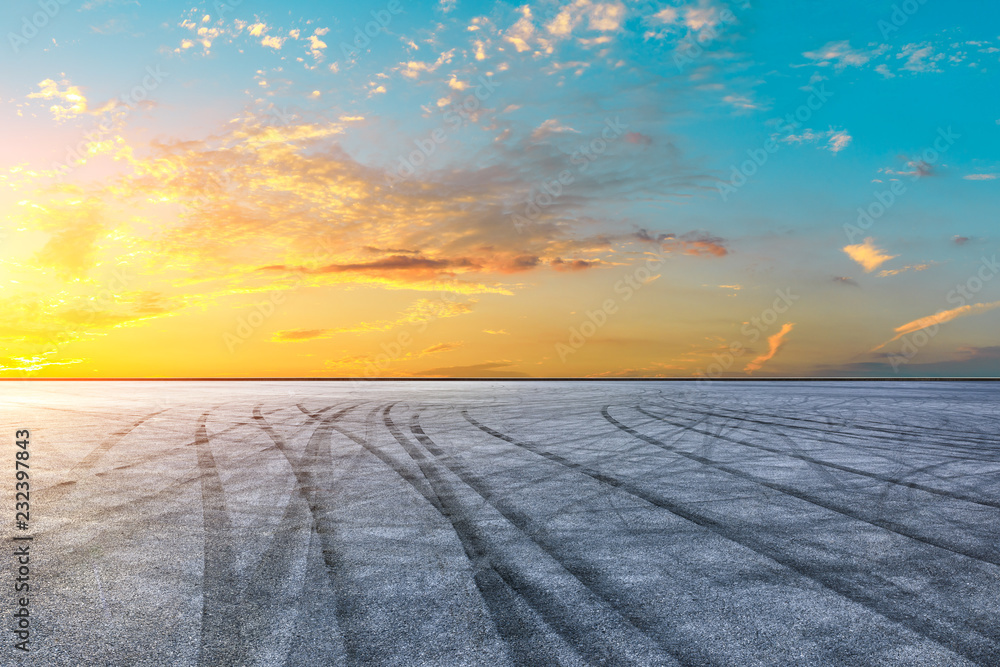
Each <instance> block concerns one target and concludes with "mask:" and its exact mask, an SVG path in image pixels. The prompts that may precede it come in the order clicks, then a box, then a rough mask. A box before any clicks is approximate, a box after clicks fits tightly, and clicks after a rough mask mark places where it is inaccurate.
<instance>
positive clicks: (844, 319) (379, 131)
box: [0, 0, 1000, 378]
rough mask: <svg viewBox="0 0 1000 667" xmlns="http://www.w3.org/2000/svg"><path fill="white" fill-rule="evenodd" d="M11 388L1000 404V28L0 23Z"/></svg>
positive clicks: (663, 12)
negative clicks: (755, 396) (442, 391)
mask: <svg viewBox="0 0 1000 667" xmlns="http://www.w3.org/2000/svg"><path fill="white" fill-rule="evenodd" d="M0 37H2V39H0V72H2V74H0V212H2V217H0V302H2V303H0V305H2V308H3V312H4V318H3V321H2V322H0V341H2V349H0V376H2V377H80V378H85V377H86V378H90V377H98V378H100V377H389V376H399V377H410V376H413V377H524V376H531V377H629V376H635V377H713V378H714V377H779V376H782V377H787V376H795V377H846V376H852V377H853V376H857V377H871V376H878V377H913V376H998V375H1000V334H998V332H1000V279H995V278H997V274H998V273H1000V265H998V264H997V255H998V254H1000V253H998V245H1000V244H998V240H1000V233H998V222H1000V221H998V214H1000V206H998V204H1000V86H998V83H1000V77H998V74H1000V6H998V5H997V4H996V3H993V2H987V1H985V0H983V1H973V0H959V1H957V2H949V3H945V2H940V0H907V1H905V2H896V1H892V2H890V1H876V2H871V1H865V2H859V1H852V0H848V1H845V2H840V3H829V2H807V1H799V0H796V1H794V2H793V1H788V0H772V1H770V2H755V1H753V0H751V1H750V2H742V0H740V1H737V2H733V3H726V2H721V1H716V0H697V1H694V2H688V3H676V2H675V3H668V2H617V1H613V2H598V1H594V0H570V1H566V0H554V1H552V2H539V3H529V4H508V3H501V2H470V1H466V0H440V1H439V2H432V1H428V2H420V3H417V2H413V1H412V0H388V1H387V2H381V1H378V2H352V3H346V2H344V3H334V2H310V1H305V0H290V1H283V2H281V3H265V2H260V1H259V0H258V1H255V0H242V1H240V0H213V1H211V2H185V3H181V2H174V1H172V0H160V1H157V2H153V1H152V0H142V1H141V2H140V1H139V0H35V1H34V2H27V1H21V0H9V1H8V2H5V3H4V4H3V6H2V8H0Z"/></svg>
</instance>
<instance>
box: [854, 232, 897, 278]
mask: <svg viewBox="0 0 1000 667" xmlns="http://www.w3.org/2000/svg"><path fill="white" fill-rule="evenodd" d="M844 252H846V253H847V255H848V256H849V257H850V258H851V259H853V260H854V261H855V262H857V263H858V264H860V265H861V266H862V267H863V268H864V270H865V272H866V273H871V272H872V271H874V270H875V269H877V268H878V267H880V266H881V265H882V264H884V263H885V262H888V261H889V260H890V259H893V258H894V257H896V255H887V254H886V253H885V252H884V251H883V250H880V249H879V248H876V247H875V239H873V238H872V237H870V236H869V237H868V238H866V239H865V242H864V243H858V244H856V245H849V246H844Z"/></svg>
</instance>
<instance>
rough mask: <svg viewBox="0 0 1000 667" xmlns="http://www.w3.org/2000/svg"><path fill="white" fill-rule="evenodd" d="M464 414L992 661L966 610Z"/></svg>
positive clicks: (939, 640)
mask: <svg viewBox="0 0 1000 667" xmlns="http://www.w3.org/2000/svg"><path fill="white" fill-rule="evenodd" d="M462 414H463V416H464V417H465V418H466V420H468V422H469V423H470V424H472V425H473V426H475V427H476V428H478V429H480V430H481V431H483V432H484V433H487V434H489V435H491V436H493V437H495V438H497V439H500V440H503V441H505V442H509V443H511V444H513V445H516V446H518V447H521V448H524V449H526V450H528V451H531V452H533V453H535V454H537V455H539V456H542V457H544V458H545V459H547V460H549V461H552V462H554V463H557V464H559V465H563V466H566V467H567V468H570V469H573V470H576V471H578V472H581V473H583V474H584V475H587V476H588V477H590V478H592V479H594V480H597V481H598V482H601V483H603V484H607V485H608V486H611V487H614V488H616V489H619V490H621V491H623V492H625V493H628V494H629V495H631V496H633V497H635V498H639V499H641V500H643V501H645V502H647V503H649V504H651V505H653V506H655V507H658V508H660V509H663V510H666V511H667V512H670V513H671V514H673V515H675V516H678V517H680V518H682V519H685V520H687V521H690V522H692V523H694V524H696V525H698V526H701V527H703V528H706V529H707V530H710V531H711V532H713V533H715V534H716V535H719V536H720V537H722V538H724V539H726V540H728V541H730V542H733V543H735V544H738V545H740V546H742V547H744V548H746V549H749V550H751V551H753V552H755V553H757V554H758V555H760V556H762V557H764V558H767V559H768V560H771V561H773V562H776V563H778V564H780V565H782V566H784V567H786V568H788V569H790V570H792V571H794V572H796V573H797V574H799V575H801V576H803V577H805V578H807V579H809V580H811V581H813V582H815V583H816V584H818V585H820V586H821V587H823V588H825V589H827V590H829V591H831V592H833V593H835V594H837V595H839V596H841V597H843V598H846V599H847V600H850V601H851V602H854V603H856V604H859V605H861V606H862V607H864V608H866V609H868V610H869V611H871V612H874V613H875V614H878V615H879V616H882V617H883V618H886V619H888V620H890V621H893V622H895V623H898V624H900V625H902V626H904V627H907V628H909V629H910V630H912V631H914V632H916V633H917V634H919V635H921V636H923V637H926V638H927V639H930V640H931V641H934V642H937V643H938V644H941V645H942V646H945V647H947V648H949V649H950V650H952V651H955V652H956V653H959V654H961V655H964V656H966V657H968V658H970V659H972V660H975V661H981V664H990V663H989V662H988V659H989V657H990V656H995V655H996V651H997V648H998V647H997V645H996V644H994V643H992V642H991V641H990V639H993V640H994V641H995V640H996V638H997V632H996V630H995V629H992V628H990V629H988V630H992V632H989V631H987V632H985V633H984V632H982V630H987V629H986V628H982V629H980V628H966V630H967V636H966V637H963V638H959V639H956V637H955V634H956V633H955V627H954V624H958V625H959V626H967V625H968V619H966V618H965V617H964V616H956V615H954V614H947V613H944V614H942V615H941V617H931V616H929V615H928V616H924V617H922V615H920V614H915V613H914V611H913V610H915V609H921V608H923V607H926V601H924V600H922V599H920V598H919V597H918V596H917V595H916V594H914V593H912V592H910V591H906V590H904V589H900V588H899V587H897V586H893V585H891V584H889V583H888V582H887V581H884V580H882V579H881V578H880V577H871V576H870V577H869V578H868V579H866V580H864V581H862V580H858V579H856V578H855V577H852V576H851V575H850V573H845V572H839V571H830V570H827V569H823V568H820V567H817V566H816V565H815V563H813V562H812V561H811V560H810V559H809V558H808V557H801V556H797V555H796V554H795V550H794V549H792V550H790V551H791V552H790V553H789V552H788V551H786V550H783V549H781V548H779V545H778V544H776V543H775V542H774V541H772V540H768V539H766V538H765V537H763V536H760V535H757V534H755V533H754V531H749V530H745V529H744V530H741V529H740V528H739V527H733V526H731V525H727V524H724V523H722V522H721V521H719V520H718V519H716V518H714V517H712V516H710V515H709V514H707V513H705V512H703V511H699V509H697V507H692V506H691V504H689V503H683V502H678V501H674V500H671V499H669V498H667V497H665V496H664V495H663V494H662V493H659V492H653V491H650V490H648V489H645V488H643V487H641V486H638V485H636V484H634V483H633V482H631V481H629V480H626V479H622V478H620V477H617V476H615V475H610V474H607V473H603V472H600V471H598V470H595V469H593V468H591V467H589V466H587V465H583V464H580V463H576V462H574V461H571V460H569V459H567V458H565V457H563V456H560V455H559V454H555V453H553V452H550V451H547V450H546V449H545V448H543V447H541V446H539V445H537V444H535V443H530V442H525V441H519V440H516V439H514V438H512V437H510V436H508V435H506V434H504V433H500V432H499V431H496V430H495V429H492V428H490V427H488V426H485V425H484V424H481V423H480V422H478V421H477V420H475V419H474V418H473V417H471V416H469V415H468V413H467V412H466V411H463V412H462ZM983 634H988V635H990V639H987V637H984V636H982V635H983Z"/></svg>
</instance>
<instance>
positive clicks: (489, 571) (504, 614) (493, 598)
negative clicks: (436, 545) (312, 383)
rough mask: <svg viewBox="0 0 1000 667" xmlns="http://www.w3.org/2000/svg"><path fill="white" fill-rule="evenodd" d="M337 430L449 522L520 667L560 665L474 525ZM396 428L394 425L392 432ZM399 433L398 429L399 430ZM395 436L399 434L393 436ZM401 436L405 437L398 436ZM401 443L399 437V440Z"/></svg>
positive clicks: (408, 474)
mask: <svg viewBox="0 0 1000 667" xmlns="http://www.w3.org/2000/svg"><path fill="white" fill-rule="evenodd" d="M394 405H395V403H391V404H389V405H387V406H384V407H383V406H377V407H375V408H373V409H372V411H371V413H369V416H371V415H373V414H375V413H376V412H382V413H383V414H388V411H389V410H390V409H392V407H393V406H394ZM334 429H335V430H336V431H338V432H339V433H341V434H342V435H344V436H345V437H347V438H349V439H350V440H353V441H354V442H355V443H357V444H358V445H360V446H361V447H363V448H364V449H365V451H367V452H369V453H370V454H372V455H373V456H374V457H375V458H377V459H378V460H379V461H381V462H382V463H384V464H385V465H386V466H387V467H388V468H389V469H390V470H392V471H393V472H395V473H396V474H397V475H399V477H400V478H401V479H402V480H403V481H405V482H406V483H407V484H409V485H410V486H411V487H412V488H413V489H414V490H415V491H416V492H417V493H419V494H420V496H421V497H423V498H424V500H426V501H427V503H428V504H430V505H431V506H432V507H433V508H434V509H435V510H436V511H437V512H438V514H440V515H441V517H442V518H444V519H445V520H446V521H448V522H449V523H450V524H451V526H452V529H453V530H454V531H455V534H456V535H457V536H458V539H459V542H460V543H461V545H462V548H463V550H464V551H465V555H466V557H467V558H468V559H469V563H470V567H471V569H472V575H473V583H475V585H476V588H477V589H478V590H479V592H480V595H481V596H482V599H483V601H484V603H485V605H486V611H487V612H488V613H489V615H490V618H491V620H492V621H493V624H494V627H495V628H496V630H497V634H498V635H499V636H500V638H501V639H502V640H503V641H504V643H505V644H506V646H507V648H508V652H509V654H510V656H511V658H512V660H513V662H514V663H515V664H517V665H525V666H532V665H536V664H552V665H555V664H560V662H559V658H558V655H557V654H556V653H554V652H553V651H552V649H551V647H549V646H548V645H546V644H545V643H543V642H541V641H539V638H538V637H537V636H536V634H535V631H534V626H535V623H536V621H535V619H534V618H533V617H532V616H531V615H530V612H527V604H526V601H524V600H523V599H522V597H521V596H520V594H519V593H518V592H517V591H516V590H515V589H513V588H512V587H511V586H510V585H509V584H508V583H507V582H506V581H504V579H503V578H502V577H501V576H500V574H499V573H498V572H497V571H496V570H495V569H494V568H493V566H492V564H491V563H490V561H489V558H488V557H487V555H486V554H485V552H484V551H483V550H482V549H481V548H480V545H479V543H478V542H476V541H475V540H470V539H469V534H470V532H471V529H472V526H471V524H470V523H469V521H468V520H467V519H465V518H464V517H462V516H459V515H456V514H455V513H453V512H451V510H450V509H449V508H448V507H446V506H445V504H444V503H443V502H442V500H441V498H439V497H438V495H437V491H436V490H435V489H434V488H433V487H432V486H431V484H430V482H429V480H428V479H427V478H426V477H425V476H421V475H419V474H414V472H413V471H412V469H411V468H409V467H407V466H405V465H403V464H402V463H401V462H400V461H397V460H396V459H395V458H394V457H392V456H390V455H389V454H387V453H386V452H385V451H383V449H382V448H380V447H377V446H375V445H373V444H372V443H371V442H369V441H368V440H367V439H365V438H361V437H359V436H357V435H355V434H354V433H352V432H350V431H348V430H346V429H343V428H341V427H339V426H337V425H334ZM393 429H395V426H394V425H393V427H392V428H390V431H392V430H393ZM396 431H397V432H398V429H396ZM393 436H394V437H396V433H393ZM399 436H400V437H401V436H402V434H401V433H399ZM396 440H397V441H399V437H396ZM411 458H412V457H411Z"/></svg>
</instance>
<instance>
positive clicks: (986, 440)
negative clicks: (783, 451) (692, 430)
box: [664, 397, 997, 447]
mask: <svg viewBox="0 0 1000 667" xmlns="http://www.w3.org/2000/svg"><path fill="white" fill-rule="evenodd" d="M664 399H665V400H668V401H670V402H671V403H674V404H677V405H684V406H687V407H688V409H690V411H692V412H697V413H700V414H714V415H715V416H717V417H725V416H728V415H724V414H721V412H722V411H726V412H735V410H729V409H727V408H722V407H717V406H716V407H713V408H712V409H713V410H719V411H720V412H719V413H715V412H711V411H709V412H704V411H703V410H696V409H694V408H698V407H701V406H698V405H696V404H694V403H687V402H685V401H678V400H676V399H670V398H666V397H664ZM829 407H832V406H829ZM754 414H757V415H759V416H761V417H770V418H772V419H785V420H788V421H796V422H808V423H814V424H819V425H828V424H827V423H826V422H823V421H820V420H818V419H810V418H808V417H792V416H789V415H780V414H774V413H772V412H756V411H755V412H754ZM736 419H741V420H743V421H750V422H755V423H758V424H764V425H767V426H770V425H773V422H768V421H763V420H760V419H753V418H748V417H736ZM867 424H870V425H866V424H865V423H862V422H858V421H855V422H853V424H852V425H853V426H854V427H855V428H857V429H859V430H864V431H873V432H877V433H885V434H888V435H890V436H895V437H892V438H888V439H889V440H893V441H904V442H905V440H903V438H901V437H900V436H915V437H926V436H927V432H929V431H935V432H939V433H941V434H942V435H948V436H954V438H955V439H956V440H957V441H958V442H959V443H967V442H970V441H974V442H982V443H983V444H987V445H990V446H993V447H995V446H996V444H997V439H996V438H990V437H983V438H980V437H976V436H971V435H970V434H969V433H967V432H962V431H953V430H951V429H942V428H935V427H932V426H928V427H925V428H921V429H918V430H915V431H914V430H907V429H891V428H885V427H883V426H878V425H877V424H878V422H867ZM781 426H784V427H786V428H795V429H803V430H810V431H822V430H825V429H821V428H816V427H810V426H799V425H796V424H782V425H781ZM834 433H839V432H838V431H834ZM854 437H863V436H860V435H857V436H854Z"/></svg>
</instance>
